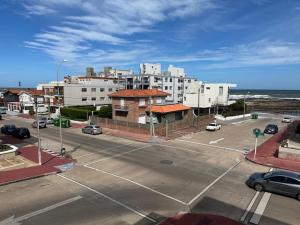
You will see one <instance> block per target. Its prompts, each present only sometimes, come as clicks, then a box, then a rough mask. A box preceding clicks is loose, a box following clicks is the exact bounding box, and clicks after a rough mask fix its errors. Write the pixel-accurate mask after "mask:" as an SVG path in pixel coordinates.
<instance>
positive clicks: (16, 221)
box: [0, 195, 82, 225]
mask: <svg viewBox="0 0 300 225" xmlns="http://www.w3.org/2000/svg"><path fill="white" fill-rule="evenodd" d="M81 198H82V197H81V196H80V195H79V196H76V197H74V198H70V199H67V200H65V201H62V202H59V203H56V204H54V205H51V206H48V207H46V208H43V209H40V210H37V211H34V212H31V213H28V214H26V215H24V216H20V217H16V218H14V216H12V217H9V218H7V219H6V220H4V221H1V222H0V225H4V224H7V225H8V224H20V223H19V222H21V221H23V220H27V219H30V218H31V217H34V216H37V215H39V214H42V213H45V212H48V211H51V210H53V209H56V208H58V207H61V206H63V205H67V204H69V203H72V202H74V201H77V200H79V199H81Z"/></svg>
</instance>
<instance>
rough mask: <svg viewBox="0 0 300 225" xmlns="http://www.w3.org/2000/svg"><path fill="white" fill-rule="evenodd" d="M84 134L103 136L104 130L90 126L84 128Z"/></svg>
mask: <svg viewBox="0 0 300 225" xmlns="http://www.w3.org/2000/svg"><path fill="white" fill-rule="evenodd" d="M82 133H85V134H102V129H101V127H99V126H96V125H89V126H86V127H84V128H82Z"/></svg>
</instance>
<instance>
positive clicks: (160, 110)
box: [110, 89, 190, 124]
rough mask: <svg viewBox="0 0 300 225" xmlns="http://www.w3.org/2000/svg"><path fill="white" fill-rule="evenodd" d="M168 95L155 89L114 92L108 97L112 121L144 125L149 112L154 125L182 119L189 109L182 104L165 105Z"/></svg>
mask: <svg viewBox="0 0 300 225" xmlns="http://www.w3.org/2000/svg"><path fill="white" fill-rule="evenodd" d="M168 95H169V94H168V93H166V92H163V91H160V90H157V89H147V90H138V89H133V90H121V91H118V92H115V93H113V94H111V95H110V97H111V98H112V108H113V119H114V120H119V121H126V122H133V123H141V124H145V123H147V122H150V117H149V116H150V110H151V111H152V112H153V115H152V119H153V122H154V123H160V122H163V121H165V120H168V121H169V122H172V121H175V120H179V119H182V118H183V117H184V114H185V112H186V111H187V110H189V109H190V107H186V106H183V105H182V104H173V105H166V97H167V96H168ZM150 101H151V104H150ZM150 105H151V106H150Z"/></svg>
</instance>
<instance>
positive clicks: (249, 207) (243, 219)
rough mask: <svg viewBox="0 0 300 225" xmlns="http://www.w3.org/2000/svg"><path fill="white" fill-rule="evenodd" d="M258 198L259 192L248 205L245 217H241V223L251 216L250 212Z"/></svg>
mask: <svg viewBox="0 0 300 225" xmlns="http://www.w3.org/2000/svg"><path fill="white" fill-rule="evenodd" d="M258 196H259V192H258V191H257V192H256V193H255V195H254V197H253V198H252V200H251V202H250V204H249V205H248V207H247V209H246V211H245V212H244V214H243V216H242V217H241V219H240V221H241V222H244V221H245V219H246V217H247V216H248V214H249V212H250V210H251V209H252V207H253V205H254V203H255V201H256V199H257V197H258Z"/></svg>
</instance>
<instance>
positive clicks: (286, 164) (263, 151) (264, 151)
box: [246, 125, 300, 172]
mask: <svg viewBox="0 0 300 225" xmlns="http://www.w3.org/2000/svg"><path fill="white" fill-rule="evenodd" d="M290 127H292V125H291V126H290ZM288 132H289V128H286V129H284V130H282V131H281V132H279V133H277V134H275V135H274V136H273V137H271V138H270V139H268V140H267V141H266V142H264V143H263V144H261V145H260V146H258V147H257V153H256V157H255V158H254V150H253V151H251V152H249V153H248V154H247V155H246V158H247V159H248V160H250V161H252V162H255V163H258V164H261V165H265V166H269V167H274V168H279V169H285V170H291V171H295V172H300V162H299V161H294V160H289V159H280V158H278V157H277V156H278V151H279V146H280V143H281V141H282V140H283V139H284V138H285V136H286V134H287V133H288Z"/></svg>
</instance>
